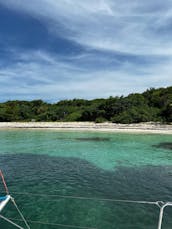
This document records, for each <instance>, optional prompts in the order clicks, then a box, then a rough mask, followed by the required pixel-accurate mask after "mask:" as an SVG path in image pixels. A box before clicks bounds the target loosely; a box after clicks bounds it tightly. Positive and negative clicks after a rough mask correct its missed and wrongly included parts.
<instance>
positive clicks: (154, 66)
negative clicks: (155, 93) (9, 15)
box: [0, 0, 172, 101]
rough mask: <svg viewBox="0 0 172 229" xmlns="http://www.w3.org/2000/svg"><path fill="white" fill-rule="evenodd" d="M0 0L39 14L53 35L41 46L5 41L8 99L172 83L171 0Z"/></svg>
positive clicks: (0, 66)
mask: <svg viewBox="0 0 172 229" xmlns="http://www.w3.org/2000/svg"><path fill="white" fill-rule="evenodd" d="M0 5H3V6H5V7H7V8H9V10H12V11H15V12H16V13H20V14H21V15H24V16H27V17H30V18H32V19H34V20H36V21H39V22H40V25H43V28H44V27H46V30H43V31H44V33H42V34H44V35H46V33H47V36H48V38H47V39H45V42H43V43H42V46H40V47H39V46H36V48H35V49H33V48H32V49H31V48H29V47H20V46H17V47H15V46H12V47H11V46H10V45H9V47H8V45H7V46H5V48H4V49H3V51H4V50H5V49H6V50H5V51H4V53H5V54H4V56H2V57H1V56H0V57H1V61H0V91H1V93H0V95H1V100H7V99H35V98H42V99H45V100H51V101H57V100H59V99H70V98H74V97H77V98H89V99H91V98H95V97H108V96H111V95H112V96H116V95H122V94H123V95H127V94H128V93H132V92H135V91H136V92H143V91H144V90H146V89H147V88H149V87H162V86H169V85H172V77H171V75H172V67H171V66H172V56H171V55H172V40H171V35H172V23H171V21H172V20H171V19H172V10H171V7H170V6H171V0H169V1H168V0H165V1H160V0H156V1H155V0H150V1H140V0H133V1H130V2H127V1H126V0H87V1H81V0H75V1H73V0H58V1H57V0H30V1H28V0H6V1H2V0H0ZM11 26H12V25H11ZM36 26H37V24H35V29H36V28H37V27H36ZM30 28H32V26H31V27H30ZM26 29H27V28H26ZM31 31H32V30H31ZM20 32H21V33H22V32H23V31H20ZM31 36H33V37H34V34H31ZM37 36H39V34H38V33H37ZM19 37H20V36H19ZM50 37H51V38H52V40H53V41H57V40H58V41H59V40H60V42H59V43H58V45H57V44H56V45H54V43H53V44H51V45H52V47H51V50H50V49H46V48H45V47H44V46H45V43H46V42H48V40H49V38H50ZM41 38H42V37H41V36H40V37H39V39H40V40H41ZM39 39H37V41H39ZM0 42H1V43H4V40H1V38H0ZM33 42H34V40H33ZM6 43H8V42H5V44H6ZM20 43H24V42H22V41H21V42H20V40H19V41H18V44H20ZM25 43H26V44H27V42H25ZM38 43H39V42H38ZM51 45H50V44H48V45H47V46H51ZM53 45H54V46H53ZM62 45H63V46H62ZM56 46H58V48H57V47H56ZM59 46H62V47H61V48H60V49H59ZM66 47H67V48H68V50H70V51H68V52H66V50H65V48H66ZM77 48H78V50H79V51H77ZM53 49H54V50H55V51H54V50H53ZM63 49H64V50H65V51H63ZM52 50H53V51H52ZM0 55H2V54H0Z"/></svg>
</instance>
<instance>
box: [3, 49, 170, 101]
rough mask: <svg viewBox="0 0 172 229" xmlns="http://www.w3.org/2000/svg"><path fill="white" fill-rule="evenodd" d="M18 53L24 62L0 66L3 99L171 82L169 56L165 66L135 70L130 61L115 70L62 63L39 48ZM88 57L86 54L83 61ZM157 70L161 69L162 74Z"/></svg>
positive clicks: (114, 91)
mask: <svg viewBox="0 0 172 229" xmlns="http://www.w3.org/2000/svg"><path fill="white" fill-rule="evenodd" d="M21 56H22V57H24V58H23V59H24V60H25V61H24V62H17V63H15V64H11V65H9V66H8V67H4V68H1V69H0V91H1V94H2V95H4V97H5V98H6V99H28V98H29V99H34V98H42V99H45V100H51V101H57V100H59V98H60V99H70V98H74V97H77V98H89V99H91V98H95V97H108V96H110V95H113V96H116V95H122V94H124V95H127V94H128V93H132V92H133V91H137V92H142V91H144V90H146V89H147V88H149V87H150V85H151V86H152V87H160V86H168V84H169V83H170V84H172V78H171V74H172V59H171V60H168V61H167V62H166V66H162V65H160V66H159V65H158V64H154V67H152V66H150V67H149V68H147V69H144V67H143V68H142V69H140V70H139V71H138V70H137V71H136V70H135V67H136V66H135V65H134V64H133V63H127V62H126V63H124V64H123V65H122V66H121V68H119V69H118V70H115V69H111V70H103V69H101V70H99V69H94V70H92V71H90V70H89V69H88V70H87V69H84V68H82V67H78V66H77V67H76V68H75V66H74V64H73V63H70V62H68V63H67V62H66V63H64V62H62V61H61V60H60V59H58V58H57V57H56V56H52V55H51V56H50V55H49V54H48V53H43V52H40V51H39V52H33V53H31V52H30V53H28V54H26V53H23V54H22V53H21ZM82 58H84V56H83V57H82ZM88 58H89V57H88V56H86V59H85V61H86V60H87V61H88ZM161 72H165V74H164V75H163V77H162V75H161ZM167 82H168V84H167ZM1 99H3V97H1Z"/></svg>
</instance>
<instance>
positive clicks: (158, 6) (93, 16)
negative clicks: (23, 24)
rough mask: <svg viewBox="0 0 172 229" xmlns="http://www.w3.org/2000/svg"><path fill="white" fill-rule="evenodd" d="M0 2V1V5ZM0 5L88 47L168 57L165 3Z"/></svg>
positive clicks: (21, 1)
mask: <svg viewBox="0 0 172 229" xmlns="http://www.w3.org/2000/svg"><path fill="white" fill-rule="evenodd" d="M1 1H2V0H0V2H1ZM2 4H5V5H6V6H8V7H10V8H15V9H16V10H21V11H25V12H27V13H29V14H31V15H32V16H34V17H36V18H38V19H40V20H43V21H44V23H46V24H47V26H48V28H49V30H50V31H51V32H52V31H53V32H54V33H58V34H59V33H61V29H62V30H63V34H61V35H62V36H66V37H67V38H68V39H72V40H74V41H75V42H77V43H79V44H82V45H86V46H88V47H91V48H96V49H103V50H111V51H120V52H126V53H132V54H143V55H171V54H172V40H171V36H168V34H169V33H171V28H169V29H168V28H166V29H167V30H166V31H164V30H165V27H167V25H168V24H169V23H170V22H171V19H172V3H171V1H170V0H169V1H168V0H165V1H160V0H158V1H157V0H156V1H155V0H150V1H143V2H141V1H140V0H134V1H130V2H126V1H124V0H122V1H120V0H115V1H114V0H87V1H80V0H75V1H73V0H58V1H56V0H42V1H38V0H30V1H27V0H17V1H16V0H6V1H2Z"/></svg>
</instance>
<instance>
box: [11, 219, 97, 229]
mask: <svg viewBox="0 0 172 229" xmlns="http://www.w3.org/2000/svg"><path fill="white" fill-rule="evenodd" d="M10 219H11V220H16V221H22V220H21V219H16V218H10ZM27 222H29V223H35V224H42V225H49V226H60V227H68V228H78V229H97V228H95V227H82V226H76V225H70V224H69V225H68V224H60V223H47V222H43V221H34V220H29V219H27Z"/></svg>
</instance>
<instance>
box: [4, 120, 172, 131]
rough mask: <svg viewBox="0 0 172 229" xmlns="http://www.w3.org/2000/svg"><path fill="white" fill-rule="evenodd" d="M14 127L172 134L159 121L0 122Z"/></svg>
mask: <svg viewBox="0 0 172 229" xmlns="http://www.w3.org/2000/svg"><path fill="white" fill-rule="evenodd" d="M13 128H23V129H28V128H29V129H56V130H72V131H81V130H82V131H105V132H137V133H158V134H172V125H166V124H159V123H138V124H116V123H108V122H106V123H94V122H0V130H3V129H13Z"/></svg>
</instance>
